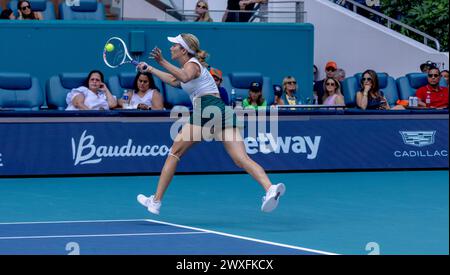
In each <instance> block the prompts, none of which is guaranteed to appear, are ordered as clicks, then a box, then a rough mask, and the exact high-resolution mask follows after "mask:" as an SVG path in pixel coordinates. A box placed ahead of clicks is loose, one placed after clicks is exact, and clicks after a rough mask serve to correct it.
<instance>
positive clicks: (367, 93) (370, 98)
mask: <svg viewBox="0 0 450 275" xmlns="http://www.w3.org/2000/svg"><path fill="white" fill-rule="evenodd" d="M378 83H379V82H378V76H377V73H376V72H375V71H373V70H366V71H365V72H364V73H363V74H362V77H361V90H360V91H358V92H357V93H356V105H357V106H358V108H360V109H363V110H366V109H367V110H390V109H391V107H390V106H389V103H388V101H387V99H386V97H385V96H384V93H383V92H382V91H381V90H380V88H379V84H378ZM392 109H393V110H403V109H405V108H404V107H403V106H402V105H396V106H395V107H393V108H392Z"/></svg>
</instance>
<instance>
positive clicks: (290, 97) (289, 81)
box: [280, 76, 302, 105]
mask: <svg viewBox="0 0 450 275" xmlns="http://www.w3.org/2000/svg"><path fill="white" fill-rule="evenodd" d="M297 89H298V86H297V81H296V80H295V78H294V77H293V76H286V77H285V78H284V79H283V94H282V96H281V99H280V102H281V105H299V104H302V102H301V100H300V98H298V97H297V96H296V93H297Z"/></svg>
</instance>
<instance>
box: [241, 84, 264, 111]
mask: <svg viewBox="0 0 450 275" xmlns="http://www.w3.org/2000/svg"><path fill="white" fill-rule="evenodd" d="M266 106H267V102H266V100H265V99H264V97H263V95H262V86H261V84H260V83H258V82H252V84H251V85H250V90H249V91H248V97H247V98H246V99H244V101H243V102H242V107H243V108H244V109H254V110H257V109H265V108H266Z"/></svg>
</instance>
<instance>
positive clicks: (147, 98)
mask: <svg viewBox="0 0 450 275" xmlns="http://www.w3.org/2000/svg"><path fill="white" fill-rule="evenodd" d="M152 99H153V90H151V89H150V90H148V91H147V92H146V93H145V95H144V96H143V97H140V96H139V95H138V94H137V93H134V92H133V95H132V96H131V100H130V105H131V108H132V109H136V108H137V106H138V105H139V104H141V103H142V104H145V105H147V106H149V107H152Z"/></svg>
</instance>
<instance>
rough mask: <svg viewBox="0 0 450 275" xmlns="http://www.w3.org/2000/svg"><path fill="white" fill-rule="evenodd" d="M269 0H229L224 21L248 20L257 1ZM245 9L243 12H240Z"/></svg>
mask: <svg viewBox="0 0 450 275" xmlns="http://www.w3.org/2000/svg"><path fill="white" fill-rule="evenodd" d="M267 2H268V0H228V3H227V10H226V11H225V13H224V15H223V17H222V22H248V21H249V20H250V18H251V17H252V15H253V12H250V11H252V10H254V9H255V4H256V3H262V4H266V3H267ZM240 11H243V12H240Z"/></svg>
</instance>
